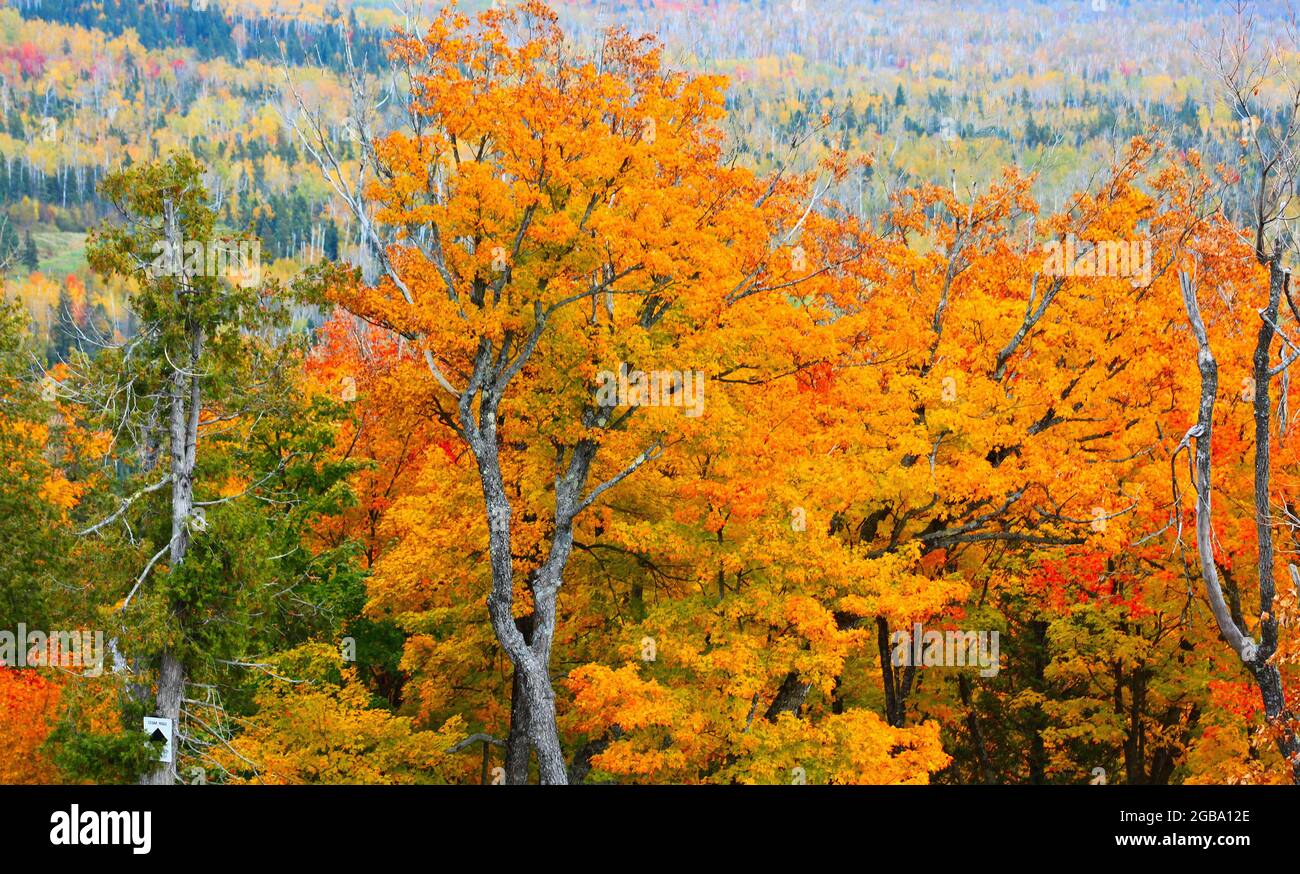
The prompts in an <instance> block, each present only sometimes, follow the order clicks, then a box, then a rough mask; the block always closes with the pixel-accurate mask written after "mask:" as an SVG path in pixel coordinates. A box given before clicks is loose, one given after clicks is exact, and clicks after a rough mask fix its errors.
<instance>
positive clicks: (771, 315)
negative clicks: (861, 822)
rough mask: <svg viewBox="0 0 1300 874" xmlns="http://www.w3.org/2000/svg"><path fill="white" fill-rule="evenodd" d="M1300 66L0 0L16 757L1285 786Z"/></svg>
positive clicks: (315, 778) (1003, 33)
mask: <svg viewBox="0 0 1300 874" xmlns="http://www.w3.org/2000/svg"><path fill="white" fill-rule="evenodd" d="M611 28H612V29H611ZM1296 34H1297V31H1296V28H1295V24H1294V20H1293V19H1291V18H1289V17H1288V13H1287V10H1286V8H1285V4H1282V3H1277V4H1273V3H1254V4H1247V5H1246V6H1245V7H1244V8H1243V7H1241V6H1234V5H1233V4H1229V3H1204V4H1200V3H1186V2H1116V0H1096V2H1094V0H1080V2H1073V0H1062V2H1051V3H1048V2H1042V3H1038V2H1011V0H1000V2H994V0H988V2H985V0H975V2H962V3H960V4H956V3H947V2H914V0H882V2H851V0H846V2H831V0H784V2H718V3H710V2H701V3H690V2H636V3H610V2H599V3H597V2H588V0H561V2H555V3H552V4H551V5H550V6H547V5H544V4H541V3H536V2H525V3H523V4H520V5H514V4H503V3H493V4H486V3H482V2H470V0H467V2H464V3H461V4H459V5H453V6H447V5H446V4H441V3H429V4H424V5H423V6H420V5H418V4H417V5H416V6H412V7H410V8H407V7H399V6H395V5H393V4H389V3H381V2H379V0H356V2H346V0H330V2H301V3H296V2H291V0H233V2H222V0H191V2H189V3H172V2H151V0H139V2H137V0H6V2H5V3H4V4H3V5H2V6H0V161H2V162H3V167H0V263H2V264H3V290H4V294H3V296H4V304H5V306H4V309H3V310H2V311H0V385H2V386H3V388H0V414H2V415H0V451H3V457H4V459H5V464H4V465H3V466H0V479H2V480H3V481H2V482H0V486H2V487H3V488H2V490H0V541H3V542H4V543H6V544H8V547H7V549H6V552H5V555H3V556H0V632H3V631H6V630H7V631H10V632H14V633H15V634H17V633H18V629H20V628H23V629H27V630H32V629H42V630H44V631H45V632H46V633H47V634H48V635H49V639H48V640H47V639H45V638H44V637H42V638H41V639H40V641H39V642H38V643H37V644H36V645H31V641H30V639H28V640H27V641H26V644H23V643H17V644H13V643H10V644H9V648H8V650H6V649H5V648H4V643H5V642H4V640H3V639H0V731H3V732H4V734H5V737H6V744H5V749H3V750H0V781H4V782H98V781H103V782H117V781H123V782H135V781H139V780H143V781H144V782H149V783H171V782H177V781H179V782H200V783H206V782H211V783H244V782H249V783H256V782H275V783H298V782H305V783H312V782H317V783H328V782H381V783H390V782H391V783H413V782H414V783H431V782H453V783H469V782H474V783H480V782H481V783H524V782H534V781H536V782H543V783H561V782H569V783H572V782H583V781H589V782H739V783H770V782H779V783H791V782H794V783H849V782H881V783H903V782H908V783H920V782H946V783H1027V784H1043V783H1086V782H1093V783H1098V782H1102V783H1106V782H1108V783H1135V784H1138V783H1184V782H1186V783H1219V782H1260V783H1274V782H1277V783H1281V782H1293V781H1298V780H1300V733H1298V731H1297V725H1296V720H1295V718H1294V716H1293V714H1294V713H1295V712H1296V708H1297V707H1298V706H1300V700H1298V699H1297V691H1296V690H1297V682H1296V681H1297V679H1300V678H1297V677H1296V675H1295V664H1296V662H1297V660H1300V640H1298V639H1296V638H1295V635H1294V624H1295V621H1296V618H1297V615H1298V614H1297V610H1298V609H1300V607H1298V605H1297V599H1298V598H1300V569H1298V568H1297V566H1296V564H1294V563H1293V561H1295V556H1296V554H1297V553H1298V552H1300V515H1297V514H1298V512H1300V511H1296V510H1295V505H1294V497H1293V491H1294V485H1295V483H1296V481H1297V480H1296V477H1297V470H1298V468H1297V464H1300V457H1298V456H1297V450H1298V449H1300V445H1297V444H1296V439H1295V435H1294V424H1293V418H1294V413H1293V411H1294V409H1295V408H1296V404H1295V402H1292V401H1290V395H1291V393H1292V391H1293V389H1292V386H1291V380H1290V377H1289V367H1290V364H1291V363H1292V362H1293V361H1294V360H1295V358H1296V357H1297V356H1300V338H1297V339H1296V341H1295V342H1293V341H1292V339H1291V337H1292V335H1293V334H1294V333H1295V331H1296V326H1297V324H1300V310H1298V309H1297V308H1296V305H1295V303H1294V302H1293V300H1292V289H1291V283H1290V275H1291V273H1290V271H1291V269H1292V267H1293V266H1294V264H1295V258H1296V254H1297V252H1296V237H1295V234H1294V230H1293V225H1294V220H1295V218H1296V215H1295V207H1294V205H1293V203H1292V199H1291V198H1292V195H1293V194H1294V191H1295V185H1296V180H1297V170H1298V169H1300V159H1297V156H1296V153H1295V151H1294V143H1295V142H1296V136H1295V134H1296V132H1297V107H1298V105H1300V104H1298V103H1297V100H1296V96H1297V94H1298V93H1300V90H1298V89H1297V87H1296V85H1295V84H1294V83H1295V82H1296V81H1300V79H1297V77H1296V73H1297V71H1298V70H1300V52H1298V47H1300V43H1297V41H1296ZM1260 59H1262V61H1260ZM1243 60H1249V61H1250V63H1244V62H1243V63H1235V62H1241V61H1243ZM1257 61H1259V63H1256V62H1257ZM1066 241H1068V248H1064V249H1061V248H1057V249H1053V248H1052V247H1053V246H1058V247H1060V246H1062V245H1063V244H1066ZM186 244H189V245H191V246H194V247H195V248H194V249H193V250H191V249H185V248H184V247H185V245H186ZM241 245H242V246H243V247H244V248H243V249H239V247H240V246H241ZM214 246H215V247H217V248H219V249H221V250H222V251H225V249H226V248H229V249H231V251H241V252H244V253H248V252H254V253H256V254H255V256H254V259H253V260H254V261H255V263H250V262H248V260H247V259H245V260H244V261H239V260H236V261H235V262H231V263H226V262H223V267H222V269H221V270H214V269H211V264H210V263H208V262H207V261H205V258H207V259H209V260H210V259H211V257H212V256H211V253H212V252H213V251H214V249H213V247H214ZM168 247H174V249H175V251H176V252H182V251H184V252H187V253H190V254H193V252H194V251H197V252H199V253H200V254H198V255H197V256H196V257H197V259H198V260H197V262H194V263H191V262H190V261H188V260H187V261H186V262H185V265H184V266H181V267H179V268H178V269H164V270H161V271H160V270H159V269H158V265H159V263H160V262H159V261H158V260H157V256H158V254H159V252H160V251H164V252H165V251H170V250H169V249H168ZM1116 247H1123V248H1116ZM1108 248H1109V249H1110V257H1111V261H1110V262H1109V263H1110V269H1109V270H1108V268H1107V267H1106V262H1105V257H1104V256H1105V252H1106V251H1107V249H1108ZM1052 251H1055V252H1057V253H1058V258H1059V257H1061V256H1060V255H1059V253H1060V252H1062V251H1064V252H1066V253H1068V254H1066V255H1064V256H1063V257H1064V259H1065V261H1060V260H1058V261H1056V262H1055V265H1056V266H1055V267H1053V266H1052V265H1053V262H1052V261H1051V260H1050V258H1048V257H1047V254H1046V253H1049V252H1052ZM1117 252H1120V253H1122V254H1123V257H1124V258H1128V256H1129V254H1130V253H1131V255H1132V259H1133V260H1132V261H1131V262H1129V261H1127V260H1126V261H1123V264H1125V265H1127V266H1126V267H1121V268H1119V269H1116V268H1117V264H1118V263H1119V262H1117V261H1116V258H1117V257H1119V256H1117V255H1116V253H1117ZM1097 253H1102V254H1101V255H1098V254H1097ZM232 263H233V269H232V270H227V269H225V268H227V267H230V266H231V264H232ZM638 368H643V369H644V370H645V371H653V372H654V373H656V374H666V376H665V377H664V380H665V381H664V382H663V383H662V384H663V385H666V386H668V388H665V389H663V392H662V393H660V390H659V388H657V387H656V388H654V389H653V390H652V389H650V388H648V387H643V390H642V393H641V394H640V395H639V400H638V399H636V398H637V391H638V386H637V380H636V376H635V374H636V373H638V372H640V371H639V370H638ZM693 375H695V376H696V378H698V380H699V382H698V383H696V384H695V388H694V391H695V392H696V394H695V396H694V398H695V401H697V402H698V404H697V406H696V408H695V409H691V407H692V400H691V392H692V388H691V386H692V376H693ZM674 379H675V380H676V383H674V382H673V380H674ZM600 385H607V386H611V387H613V388H612V389H611V390H612V391H613V394H612V395H610V396H606V395H603V394H602V393H601V392H600V391H599V390H598V388H597V387H598V386H600ZM653 385H655V386H659V385H660V383H653ZM674 385H675V386H676V388H673V386H674ZM683 391H684V392H685V393H686V398H685V399H683V397H682V396H681V395H680V394H679V393H680V392H683ZM629 392H631V394H629ZM629 397H631V398H632V399H631V400H629ZM1211 496H1213V498H1214V500H1213V501H1211ZM55 630H63V631H75V632H77V633H78V634H81V633H82V632H87V633H90V634H92V635H93V634H95V633H98V635H99V638H93V637H92V638H91V639H96V640H100V641H101V643H100V648H101V651H100V652H99V659H98V661H95V662H94V663H93V664H90V665H86V664H80V663H77V664H75V665H73V666H71V667H69V665H67V664H61V663H60V662H59V660H60V658H62V657H64V656H66V655H68V652H67V649H68V647H67V644H66V642H65V643H64V644H62V645H61V646H62V649H61V648H60V645H57V644H56V643H55V642H54V636H55V635H54V632H55ZM926 631H931V632H935V631H937V632H938V633H939V634H940V636H941V637H942V635H944V634H952V633H958V634H964V633H966V632H974V633H978V634H980V635H987V634H993V635H995V637H994V643H993V647H994V649H993V653H992V663H991V664H990V663H988V662H987V661H985V662H983V663H980V664H974V663H967V662H965V661H963V662H961V663H960V664H956V665H954V664H946V663H943V662H942V661H941V659H942V655H941V654H940V655H939V656H936V658H938V659H940V660H939V661H936V662H935V663H933V664H931V663H930V662H928V661H926V659H925V658H924V657H922V656H921V649H920V648H919V644H918V649H917V650H916V653H917V656H918V658H917V660H916V661H914V662H907V661H906V660H904V661H902V662H900V661H899V660H898V656H897V653H898V650H897V649H896V647H895V641H896V640H897V639H898V635H899V634H901V633H903V632H906V633H907V634H909V635H912V634H915V635H916V637H917V638H920V639H928V638H924V634H925V632H926ZM19 636H20V635H19ZM83 639H84V638H83ZM909 639H910V638H909ZM980 640H981V643H982V644H983V643H985V642H987V639H986V638H985V637H981V638H980ZM981 652H983V653H984V654H985V655H988V654H989V652H988V650H987V648H986V649H985V650H981ZM146 716H161V717H165V718H167V719H170V720H172V721H173V722H174V724H175V726H176V732H177V733H176V744H175V752H176V756H175V757H174V759H173V760H172V761H171V762H167V763H161V764H160V763H159V762H158V761H157V758H158V750H157V747H156V745H151V742H150V741H149V740H148V737H147V735H146V734H145V733H144V732H143V731H142V730H141V723H142V719H143V718H144V717H146Z"/></svg>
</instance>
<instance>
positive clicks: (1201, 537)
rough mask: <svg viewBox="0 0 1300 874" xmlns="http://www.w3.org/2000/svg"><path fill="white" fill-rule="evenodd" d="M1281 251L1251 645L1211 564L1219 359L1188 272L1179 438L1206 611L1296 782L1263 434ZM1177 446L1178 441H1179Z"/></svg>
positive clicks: (1259, 395)
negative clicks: (1197, 388)
mask: <svg viewBox="0 0 1300 874" xmlns="http://www.w3.org/2000/svg"><path fill="white" fill-rule="evenodd" d="M1280 260H1281V259H1280V252H1279V253H1278V255H1277V257H1274V258H1273V259H1272V260H1271V261H1270V262H1268V266H1269V302H1268V306H1267V307H1266V308H1265V309H1264V311H1263V312H1261V314H1260V316H1261V319H1262V321H1263V324H1262V325H1261V326H1260V330H1259V338H1258V340H1257V342H1256V345H1255V355H1254V372H1255V396H1254V402H1255V407H1254V409H1255V483H1254V486H1255V488H1254V491H1255V532H1256V536H1257V538H1258V541H1259V555H1258V562H1257V570H1258V576H1259V610H1260V621H1259V629H1260V641H1259V643H1256V642H1255V641H1254V640H1253V639H1252V638H1250V637H1248V636H1247V635H1246V633H1245V632H1244V631H1243V630H1242V629H1241V628H1240V627H1239V626H1238V625H1237V622H1236V621H1235V620H1234V619H1233V618H1232V612H1231V610H1230V608H1229V607H1228V604H1227V602H1226V601H1225V600H1224V597H1223V590H1222V587H1221V586H1220V584H1219V574H1218V569H1217V567H1216V565H1215V563H1214V548H1213V537H1214V532H1213V526H1212V524H1211V518H1212V517H1211V496H1212V494H1213V485H1214V481H1213V479H1212V476H1211V470H1210V450H1211V445H1212V440H1213V429H1214V402H1215V399H1216V397H1217V396H1218V388H1219V375H1218V370H1219V369H1218V364H1217V362H1215V360H1214V353H1213V352H1212V350H1211V349H1210V341H1209V336H1208V333H1207V331H1206V328H1205V322H1204V320H1203V319H1202V318H1201V312H1200V306H1199V304H1198V302H1197V299H1196V287H1195V285H1194V283H1193V282H1192V280H1191V279H1190V277H1188V276H1187V275H1186V274H1182V275H1181V276H1180V277H1179V280H1180V282H1181V285H1182V293H1183V304H1184V306H1185V307H1186V309H1187V319H1188V322H1189V323H1190V324H1191V328H1192V333H1193V334H1194V335H1195V337H1196V343H1197V347H1198V348H1197V355H1196V363H1197V367H1198V368H1199V370H1200V373H1201V397H1200V405H1199V408H1198V412H1197V419H1196V425H1194V426H1193V427H1192V429H1191V430H1190V431H1188V432H1187V436H1186V437H1184V438H1183V442H1184V443H1187V441H1189V440H1190V439H1192V438H1195V440H1196V451H1195V455H1194V457H1193V460H1192V474H1193V478H1194V481H1195V483H1194V484H1195V488H1196V548H1197V553H1198V555H1199V558H1200V565H1201V578H1202V580H1203V581H1204V583H1205V591H1206V595H1207V597H1208V598H1209V601H1210V609H1211V611H1212V612H1213V613H1214V619H1215V621H1216V622H1217V623H1218V626H1219V632H1220V634H1221V635H1222V636H1223V639H1224V640H1225V641H1226V642H1227V643H1228V645H1229V646H1231V647H1232V648H1233V650H1234V651H1235V652H1236V653H1237V654H1238V656H1240V657H1241V660H1242V663H1243V664H1244V665H1245V666H1246V668H1247V669H1248V670H1249V671H1250V672H1251V674H1252V675H1253V676H1254V677H1255V684H1256V685H1257V686H1258V687H1259V691H1260V696H1261V698H1262V699H1263V703H1264V716H1265V718H1266V719H1267V720H1268V724H1269V725H1270V726H1271V727H1272V728H1273V730H1274V731H1275V732H1276V733H1277V743H1278V749H1279V750H1280V751H1281V753H1282V756H1283V758H1284V759H1286V761H1287V765H1288V767H1289V768H1290V769H1291V775H1292V781H1293V782H1295V783H1297V784H1300V739H1298V738H1297V736H1296V730H1295V723H1294V717H1293V716H1292V714H1291V713H1290V711H1289V710H1288V709H1287V706H1286V697H1285V694H1284V691H1283V688H1282V675H1281V673H1280V672H1279V670H1278V668H1277V665H1276V664H1274V663H1272V661H1271V659H1272V656H1273V654H1274V653H1275V652H1276V651H1277V617H1276V616H1275V615H1274V610H1273V599H1274V596H1275V594H1276V584H1275V582H1274V578H1273V522H1272V516H1271V513H1270V512H1269V483H1270V466H1271V453H1270V434H1269V421H1270V412H1271V405H1270V401H1269V385H1270V383H1271V382H1272V379H1273V377H1274V376H1276V374H1277V372H1278V371H1275V370H1274V368H1272V367H1271V365H1270V358H1269V349H1270V347H1271V345H1272V342H1273V336H1274V331H1275V327H1274V326H1275V325H1276V324H1277V312H1278V308H1279V306H1280V304H1281V299H1282V293H1283V290H1284V286H1285V284H1286V282H1287V280H1288V277H1287V275H1286V274H1285V272H1284V271H1283V270H1282V268H1281V266H1280V264H1279V262H1280ZM1180 448H1181V447H1180Z"/></svg>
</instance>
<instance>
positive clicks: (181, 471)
mask: <svg viewBox="0 0 1300 874" xmlns="http://www.w3.org/2000/svg"><path fill="white" fill-rule="evenodd" d="M164 213H165V221H166V229H167V236H168V239H169V240H170V241H171V242H172V243H173V245H175V246H177V249H176V250H175V251H181V249H180V243H181V239H180V229H179V226H178V224H177V220H176V214H175V209H174V207H173V205H172V204H171V203H167V204H166V205H165V207H164ZM178 285H179V287H180V288H179V294H181V295H185V294H188V293H190V291H191V289H190V288H189V283H188V282H187V281H186V280H185V278H184V277H181V278H180V281H179V283H178ZM186 334H187V336H188V339H189V345H190V348H189V350H188V353H189V354H188V355H187V356H181V360H187V359H188V362H189V372H188V373H187V372H186V371H185V370H183V369H181V368H180V367H178V366H177V365H175V364H173V365H172V368H173V369H172V375H171V393H170V397H169V404H170V407H171V409H170V438H171V488H172V520H171V521H172V524H171V546H170V552H169V559H170V565H171V568H172V569H175V568H176V567H178V566H179V565H180V563H181V562H182V561H184V559H185V554H186V552H187V551H188V550H189V545H190V521H191V516H192V515H193V512H194V463H195V459H196V456H197V451H198V431H199V411H200V409H201V405H202V399H201V394H200V389H199V376H198V373H199V364H200V362H201V360H202V357H203V343H204V337H203V329H202V327H200V326H198V325H195V324H189V325H187V330H186ZM173 609H174V610H175V609H176V605H173ZM184 690H185V666H184V664H183V663H182V661H181V659H180V656H179V655H178V654H177V653H176V652H174V651H172V650H170V649H165V650H163V652H162V656H161V658H160V660H159V668H158V691H157V693H156V696H155V699H154V705H155V706H154V715H155V716H159V717H162V718H163V719H168V720H170V721H171V725H172V761H171V762H159V763H158V766H157V767H156V768H154V769H153V770H152V771H150V772H148V773H147V774H145V775H144V776H143V777H142V778H141V780H140V782H141V783H142V784H145V785H154V786H157V785H171V784H173V783H175V782H176V759H177V758H178V756H179V747H180V713H181V698H182V696H183V693H184Z"/></svg>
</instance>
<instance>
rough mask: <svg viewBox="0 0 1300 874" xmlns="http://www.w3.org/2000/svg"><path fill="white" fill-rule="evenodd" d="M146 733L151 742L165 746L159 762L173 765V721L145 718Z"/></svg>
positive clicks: (152, 717) (156, 717) (151, 717)
mask: <svg viewBox="0 0 1300 874" xmlns="http://www.w3.org/2000/svg"><path fill="white" fill-rule="evenodd" d="M144 731H145V734H147V735H149V740H151V741H155V742H161V743H162V744H163V748H162V752H161V753H159V754H158V761H160V762H166V763H168V764H171V760H172V721H171V720H170V719H163V718H161V717H158V716H146V717H145V718H144Z"/></svg>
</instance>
